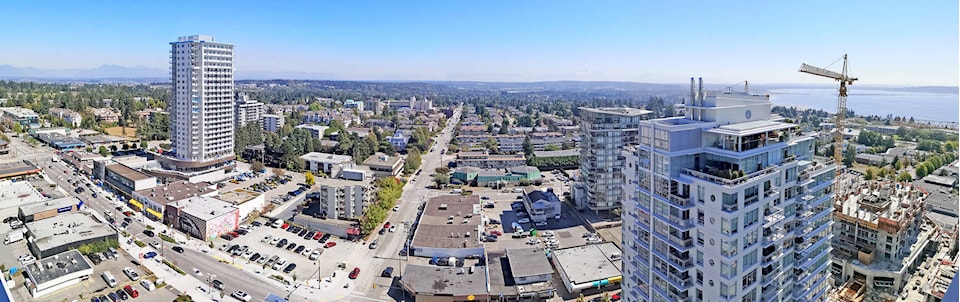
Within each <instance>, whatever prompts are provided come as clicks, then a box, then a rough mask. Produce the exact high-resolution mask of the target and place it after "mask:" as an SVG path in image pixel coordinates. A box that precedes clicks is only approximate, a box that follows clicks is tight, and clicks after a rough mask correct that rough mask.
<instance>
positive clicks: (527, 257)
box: [507, 247, 553, 278]
mask: <svg viewBox="0 0 960 302" xmlns="http://www.w3.org/2000/svg"><path fill="white" fill-rule="evenodd" d="M507 261H508V262H510V271H511V272H513V277H514V278H516V277H532V276H539V275H548V274H553V267H552V266H550V262H549V261H547V255H546V254H545V252H544V250H542V249H540V248H535V247H532V248H522V249H508V250H507Z"/></svg>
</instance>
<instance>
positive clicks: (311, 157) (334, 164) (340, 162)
mask: <svg viewBox="0 0 960 302" xmlns="http://www.w3.org/2000/svg"><path fill="white" fill-rule="evenodd" d="M300 158H302V159H303V161H304V163H306V164H307V170H310V171H311V172H315V173H316V172H323V174H326V175H328V176H331V177H337V175H339V174H340V171H341V170H343V169H344V168H350V167H351V166H353V157H351V156H348V155H337V154H330V153H320V152H310V153H307V154H304V155H301V156H300Z"/></svg>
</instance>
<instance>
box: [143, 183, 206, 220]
mask: <svg viewBox="0 0 960 302" xmlns="http://www.w3.org/2000/svg"><path fill="white" fill-rule="evenodd" d="M131 195H132V198H131V200H130V204H133V205H136V204H141V205H142V208H143V212H144V214H145V216H146V217H147V218H150V219H153V220H155V221H163V222H164V224H167V225H170V223H172V221H168V220H167V219H165V218H164V211H165V210H166V207H167V204H169V203H174V202H178V201H181V200H184V199H187V198H190V197H211V196H216V195H217V190H215V189H213V186H212V185H211V184H209V183H192V182H185V181H178V182H174V183H170V184H166V185H163V186H159V187H153V188H149V189H143V190H137V191H134V192H133V194H131Z"/></svg>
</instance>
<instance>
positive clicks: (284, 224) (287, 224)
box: [280, 222, 290, 230]
mask: <svg viewBox="0 0 960 302" xmlns="http://www.w3.org/2000/svg"><path fill="white" fill-rule="evenodd" d="M287 227H290V224H289V223H286V222H284V223H283V225H282V226H280V228H281V229H284V230H286V229H287Z"/></svg>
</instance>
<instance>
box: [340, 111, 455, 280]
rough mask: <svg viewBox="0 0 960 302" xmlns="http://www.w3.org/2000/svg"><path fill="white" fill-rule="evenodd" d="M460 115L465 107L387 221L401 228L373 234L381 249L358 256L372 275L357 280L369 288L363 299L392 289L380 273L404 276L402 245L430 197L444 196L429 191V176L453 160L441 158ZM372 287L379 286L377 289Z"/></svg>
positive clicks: (451, 121)
mask: <svg viewBox="0 0 960 302" xmlns="http://www.w3.org/2000/svg"><path fill="white" fill-rule="evenodd" d="M461 112H462V107H458V109H457V110H456V111H455V112H454V115H453V116H452V117H451V118H450V119H448V120H447V125H446V127H444V129H443V130H442V131H441V133H440V134H439V135H438V136H437V138H436V139H435V141H436V144H435V145H434V147H433V148H431V149H432V151H430V152H428V153H427V154H425V155H423V156H422V160H421V165H420V171H421V173H420V175H416V176H413V177H412V178H411V179H410V180H409V181H408V182H407V183H406V185H405V186H404V187H403V194H402V195H401V197H400V200H399V201H398V205H399V206H400V209H399V211H397V212H391V213H392V215H390V216H389V217H388V218H387V221H390V222H391V223H392V224H394V225H397V226H398V229H397V231H396V232H395V233H389V232H388V233H386V234H384V235H377V234H376V233H374V235H373V236H372V237H371V239H379V240H380V242H379V244H380V247H378V248H377V249H375V250H370V249H365V251H366V252H364V253H358V254H359V255H357V256H356V257H355V258H360V259H362V260H365V262H366V263H365V265H366V266H367V270H366V272H369V273H366V274H361V277H360V279H359V280H357V284H360V285H364V284H366V285H367V286H361V289H358V290H359V291H361V292H362V294H363V295H364V296H366V297H372V298H381V295H383V294H384V293H386V292H387V291H388V290H389V287H388V286H390V285H391V280H389V279H384V278H380V277H379V276H380V272H381V271H383V269H384V268H386V267H388V266H392V267H394V269H395V271H394V276H399V275H400V274H402V272H403V266H404V265H406V258H407V257H400V256H399V254H400V249H402V248H403V244H404V242H406V240H407V235H408V234H409V232H410V231H411V230H410V226H412V224H413V221H414V219H416V217H417V212H418V211H419V209H418V208H419V206H420V203H421V202H425V201H426V199H429V198H430V197H433V196H437V195H438V194H441V191H438V190H433V189H430V187H431V186H432V185H433V184H434V183H433V177H431V176H430V175H431V174H433V173H434V170H436V169H437V168H438V167H441V165H443V161H444V160H449V159H450V157H446V156H445V155H444V154H442V153H441V151H443V150H445V149H447V146H448V145H449V144H450V140H451V139H452V137H453V133H454V129H456V127H457V124H459V121H460V116H461ZM354 261H356V260H354ZM361 270H364V268H361ZM372 284H376V286H373V285H372Z"/></svg>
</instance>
